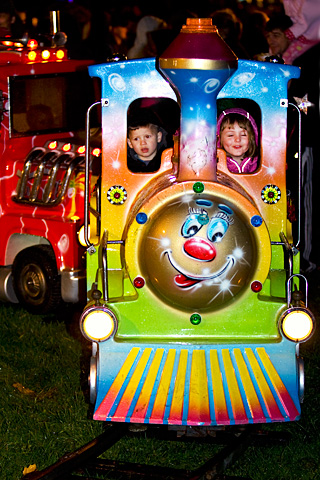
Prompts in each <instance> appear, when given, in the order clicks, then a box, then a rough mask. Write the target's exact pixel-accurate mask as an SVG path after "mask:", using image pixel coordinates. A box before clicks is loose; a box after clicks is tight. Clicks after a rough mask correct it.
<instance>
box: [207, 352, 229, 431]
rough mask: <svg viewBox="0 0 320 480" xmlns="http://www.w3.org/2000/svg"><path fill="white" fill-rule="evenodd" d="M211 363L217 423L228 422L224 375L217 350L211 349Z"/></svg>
mask: <svg viewBox="0 0 320 480" xmlns="http://www.w3.org/2000/svg"><path fill="white" fill-rule="evenodd" d="M210 365H211V375H212V390H213V397H214V409H215V414H216V421H217V423H218V424H219V423H227V422H228V420H229V416H228V410H227V404H226V399H225V395H224V389H223V383H222V376H221V371H220V365H219V358H218V352H217V350H210Z"/></svg>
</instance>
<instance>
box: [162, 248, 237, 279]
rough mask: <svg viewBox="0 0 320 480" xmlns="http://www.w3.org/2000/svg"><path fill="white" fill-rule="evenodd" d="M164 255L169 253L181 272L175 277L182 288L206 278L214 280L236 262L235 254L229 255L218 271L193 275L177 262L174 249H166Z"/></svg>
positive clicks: (171, 260)
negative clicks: (174, 257) (173, 252)
mask: <svg viewBox="0 0 320 480" xmlns="http://www.w3.org/2000/svg"><path fill="white" fill-rule="evenodd" d="M163 255H168V259H169V262H170V263H171V265H172V266H173V268H174V269H175V270H176V271H177V272H179V274H178V275H176V276H175V277H174V283H175V284H176V285H177V286H178V287H181V288H187V287H192V286H193V285H195V284H197V283H199V282H203V281H204V280H213V279H214V278H218V277H221V275H225V274H226V273H227V272H228V271H229V270H230V269H231V268H232V267H233V266H234V264H235V262H236V260H235V257H234V256H233V255H228V256H227V260H226V262H225V264H224V265H223V266H222V267H221V268H220V269H219V270H218V271H216V272H213V273H210V274H209V275H192V274H191V273H190V272H187V271H186V270H184V269H183V268H182V267H180V266H179V265H178V264H177V263H176V262H175V260H174V259H173V257H172V250H165V251H164V252H163Z"/></svg>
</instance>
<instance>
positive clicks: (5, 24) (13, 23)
mask: <svg viewBox="0 0 320 480" xmlns="http://www.w3.org/2000/svg"><path fill="white" fill-rule="evenodd" d="M23 34H24V25H23V23H22V20H21V18H20V16H19V15H18V12H17V11H16V8H15V6H14V4H13V3H12V2H11V1H10V0H1V1H0V37H6V36H8V35H9V36H11V37H13V38H21V37H22V36H23Z"/></svg>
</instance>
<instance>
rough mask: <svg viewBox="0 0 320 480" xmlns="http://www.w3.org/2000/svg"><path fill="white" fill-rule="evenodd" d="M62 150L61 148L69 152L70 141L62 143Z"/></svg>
mask: <svg viewBox="0 0 320 480" xmlns="http://www.w3.org/2000/svg"><path fill="white" fill-rule="evenodd" d="M62 150H63V151H64V152H70V150H71V143H65V144H64V145H63V147H62Z"/></svg>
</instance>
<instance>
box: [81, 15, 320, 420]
mask: <svg viewBox="0 0 320 480" xmlns="http://www.w3.org/2000/svg"><path fill="white" fill-rule="evenodd" d="M89 73H90V75H91V76H92V77H98V78H100V79H101V84H102V99H101V110H102V151H103V154H102V165H101V177H100V180H99V182H98V183H97V185H96V188H95V190H94V191H91V192H90V191H89V187H87V190H86V195H87V199H86V200H87V201H86V208H87V210H86V222H85V225H84V227H85V241H86V244H87V285H88V304H87V306H86V307H85V309H84V311H83V314H82V317H81V330H82V333H83V335H84V336H85V337H86V338H87V339H89V340H90V341H91V342H92V357H91V364H90V378H89V381H90V398H91V401H92V402H93V403H94V414H93V418H94V419H95V420H102V421H111V422H130V423H138V424H167V425H173V426H177V425H180V426H204V427H208V428H209V427H215V426H223V425H237V424H248V423H259V422H260V423H267V422H281V421H292V420H297V419H298V418H299V416H300V412H301V409H300V403H301V401H302V398H303V388H304V369H303V361H302V359H301V358H300V357H299V344H300V343H301V342H303V341H306V340H307V339H308V338H309V337H310V336H311V335H312V333H313V330H314V318H313V315H312V313H311V312H310V311H309V309H308V308H307V304H306V302H307V299H306V298H304V303H302V301H301V296H300V295H296V290H297V287H298V288H299V284H300V283H301V285H302V290H304V286H303V285H304V284H305V279H304V277H302V275H300V273H299V252H298V249H297V248H296V247H295V245H294V244H293V239H292V226H291V224H290V222H289V221H288V219H287V195H286V138H287V109H288V95H287V86H288V82H289V81H290V79H293V78H298V77H299V69H298V68H296V67H293V66H288V65H284V64H275V63H265V62H255V61H247V60H238V59H237V58H236V57H235V55H234V53H233V52H232V51H231V50H230V49H229V47H228V46H227V45H226V44H225V43H224V41H223V40H222V39H221V37H220V36H219V34H218V32H217V29H216V27H215V26H214V25H212V23H211V19H187V21H186V25H183V27H182V29H181V33H180V34H179V35H178V36H177V37H176V39H175V40H174V41H173V43H172V44H171V45H170V46H169V47H168V48H167V49H166V50H165V52H164V53H163V54H162V55H161V57H160V58H159V59H158V60H157V59H154V58H148V59H136V60H123V61H121V60H120V61H115V62H110V63H106V64H103V65H93V66H90V67H89ZM138 107H139V108H138ZM230 107H234V108H236V109H239V108H242V109H243V108H244V109H245V110H246V111H248V115H250V116H253V117H254V118H255V123H256V125H257V142H258V166H257V168H256V170H255V171H254V172H252V173H232V172H230V171H229V170H228V167H227V164H226V155H225V153H224V151H223V150H221V149H218V151H217V147H216V146H217V140H216V139H217V118H218V117H219V114H220V113H221V112H223V111H225V110H226V109H227V108H230ZM139 109H140V110H139ZM150 109H151V111H152V112H153V114H154V115H156V116H157V118H158V119H159V118H160V117H161V119H162V122H163V123H167V125H166V126H167V132H169V136H170V137H171V138H173V145H172V146H171V148H168V149H165V150H164V151H163V153H162V158H161V166H160V168H159V169H158V170H156V171H155V172H144V173H143V172H133V171H131V170H130V169H129V168H128V163H127V150H128V146H127V118H128V112H131V113H132V111H138V110H139V114H141V112H142V113H146V112H150ZM88 118H90V117H89V115H88ZM175 122H176V123H175ZM88 123H90V122H89V121H88ZM169 145H170V144H169ZM87 167H88V168H89V165H87ZM87 184H88V185H89V170H88V171H87ZM305 290H306V291H307V288H305ZM298 291H299V290H298ZM173 428H174V427H173Z"/></svg>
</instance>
